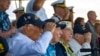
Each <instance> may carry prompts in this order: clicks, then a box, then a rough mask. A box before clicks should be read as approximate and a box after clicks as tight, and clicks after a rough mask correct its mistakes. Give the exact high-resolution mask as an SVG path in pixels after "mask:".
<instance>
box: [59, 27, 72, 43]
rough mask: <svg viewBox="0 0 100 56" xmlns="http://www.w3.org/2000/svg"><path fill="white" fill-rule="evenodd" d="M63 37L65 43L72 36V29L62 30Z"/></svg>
mask: <svg viewBox="0 0 100 56" xmlns="http://www.w3.org/2000/svg"><path fill="white" fill-rule="evenodd" d="M62 32H63V33H62V37H61V38H62V39H63V41H64V42H65V43H68V42H69V41H70V40H71V38H72V34H73V33H72V30H71V29H63V30H62Z"/></svg>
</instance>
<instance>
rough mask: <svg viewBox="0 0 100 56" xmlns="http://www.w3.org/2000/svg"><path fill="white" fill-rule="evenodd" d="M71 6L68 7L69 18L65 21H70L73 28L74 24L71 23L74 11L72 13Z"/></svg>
mask: <svg viewBox="0 0 100 56" xmlns="http://www.w3.org/2000/svg"><path fill="white" fill-rule="evenodd" d="M73 8H74V7H73V6H70V7H68V9H69V11H70V12H69V18H68V19H67V21H70V22H71V23H72V26H73V27H74V25H73V24H74V23H73V18H74V11H73Z"/></svg>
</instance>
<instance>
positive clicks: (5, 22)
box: [0, 10, 11, 31]
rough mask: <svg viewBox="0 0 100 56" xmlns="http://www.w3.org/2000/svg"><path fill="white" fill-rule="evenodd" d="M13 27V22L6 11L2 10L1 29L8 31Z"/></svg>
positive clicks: (0, 16)
mask: <svg viewBox="0 0 100 56" xmlns="http://www.w3.org/2000/svg"><path fill="white" fill-rule="evenodd" d="M10 28H11V23H10V20H9V17H8V14H7V13H6V12H3V11H1V10H0V31H7V30H9V29H10Z"/></svg>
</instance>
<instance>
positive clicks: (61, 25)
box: [45, 19, 66, 29]
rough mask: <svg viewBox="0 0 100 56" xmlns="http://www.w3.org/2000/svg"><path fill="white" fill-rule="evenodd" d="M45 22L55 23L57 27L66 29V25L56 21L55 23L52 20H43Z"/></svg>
mask: <svg viewBox="0 0 100 56" xmlns="http://www.w3.org/2000/svg"><path fill="white" fill-rule="evenodd" d="M45 22H53V23H56V25H57V27H60V28H61V29H64V28H65V27H66V23H65V24H64V23H59V22H57V21H55V20H54V19H47V20H45Z"/></svg>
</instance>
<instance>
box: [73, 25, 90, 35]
mask: <svg viewBox="0 0 100 56" xmlns="http://www.w3.org/2000/svg"><path fill="white" fill-rule="evenodd" d="M73 31H74V34H75V33H78V34H84V33H87V32H89V31H88V30H87V29H86V28H83V26H82V25H79V24H78V25H75V26H74V28H73Z"/></svg>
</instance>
